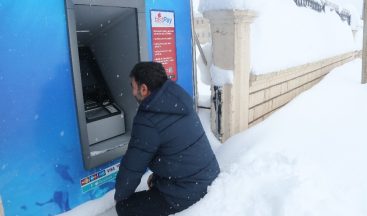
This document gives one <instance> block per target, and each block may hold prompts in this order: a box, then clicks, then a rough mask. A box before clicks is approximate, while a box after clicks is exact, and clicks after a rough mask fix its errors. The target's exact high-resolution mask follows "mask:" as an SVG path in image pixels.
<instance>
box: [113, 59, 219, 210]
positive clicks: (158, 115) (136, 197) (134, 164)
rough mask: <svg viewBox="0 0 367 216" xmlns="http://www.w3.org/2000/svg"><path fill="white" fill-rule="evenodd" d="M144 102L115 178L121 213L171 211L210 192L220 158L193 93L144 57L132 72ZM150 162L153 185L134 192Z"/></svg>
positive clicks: (136, 93) (137, 94)
mask: <svg viewBox="0 0 367 216" xmlns="http://www.w3.org/2000/svg"><path fill="white" fill-rule="evenodd" d="M130 78H131V85H132V89H133V95H134V96H135V98H136V99H137V100H138V102H139V103H140V105H139V108H138V111H137V114H136V116H135V118H134V122H133V128H132V133H131V139H130V143H129V147H128V149H127V152H126V154H125V155H124V157H123V158H122V160H121V164H120V170H119V172H118V175H117V179H116V187H115V188H116V192H115V200H116V211H117V213H118V215H123V216H127V215H138V216H140V215H152V216H156V215H157V216H158V215H169V214H174V213H176V212H179V211H182V210H184V209H186V208H188V207H189V206H191V205H192V204H194V203H195V202H197V201H198V200H200V199H201V198H202V197H203V196H204V195H205V194H206V193H207V187H208V186H209V185H210V184H211V183H212V182H213V180H214V179H215V178H216V177H217V176H218V174H219V166H218V162H217V160H216V158H215V155H214V153H213V151H212V149H211V147H210V144H209V141H208V138H207V137H206V135H205V131H204V129H203V127H202V125H201V123H200V119H199V117H198V115H197V113H196V112H195V110H194V108H193V107H194V105H193V100H192V98H191V97H190V96H189V95H188V94H187V93H186V92H185V90H183V89H182V88H181V87H180V86H179V85H177V84H176V83H174V82H173V81H171V80H169V79H167V75H166V72H165V70H164V68H163V66H162V64H160V63H156V62H141V63H138V64H136V65H135V67H134V68H133V70H132V71H131V73H130ZM147 168H149V169H150V170H151V171H152V172H153V174H152V175H151V176H150V177H149V179H148V186H149V190H147V191H142V192H137V193H134V192H135V189H136V187H137V186H138V185H139V183H140V180H141V177H142V175H143V174H144V173H145V172H146V170H147Z"/></svg>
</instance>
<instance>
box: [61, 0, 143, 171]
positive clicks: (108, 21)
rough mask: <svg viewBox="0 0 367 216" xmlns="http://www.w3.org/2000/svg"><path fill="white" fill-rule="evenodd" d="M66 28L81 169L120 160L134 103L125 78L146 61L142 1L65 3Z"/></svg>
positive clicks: (128, 136)
mask: <svg viewBox="0 0 367 216" xmlns="http://www.w3.org/2000/svg"><path fill="white" fill-rule="evenodd" d="M67 6H68V13H67V15H68V29H69V42H70V50H71V57H72V70H73V81H74V83H73V84H74V91H75V98H76V105H77V114H78V125H79V134H80V143H81V147H82V153H83V161H84V167H85V168H86V169H91V168H93V167H96V166H99V165H101V164H103V163H106V162H108V161H111V160H114V159H116V158H119V157H121V155H123V154H124V153H125V151H126V149H127V145H128V142H129V139H130V133H131V127H132V120H133V117H134V115H135V112H136V110H137V106H138V104H137V102H136V100H135V98H134V97H133V96H132V92H131V86H130V79H129V73H130V71H131V69H132V68H133V66H134V65H135V64H136V63H137V62H139V61H140V60H147V59H148V57H147V48H146V46H141V44H140V42H141V41H146V25H145V13H139V11H144V10H145V8H144V1H136V0H131V1H121V2H118V1H114V2H110V1H108V2H107V1H99V2H98V1H93V5H91V4H90V2H89V1H69V2H68V5H67Z"/></svg>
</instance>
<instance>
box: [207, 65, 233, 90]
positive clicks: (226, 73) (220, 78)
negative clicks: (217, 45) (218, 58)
mask: <svg viewBox="0 0 367 216" xmlns="http://www.w3.org/2000/svg"><path fill="white" fill-rule="evenodd" d="M210 75H211V77H212V82H213V85H215V86H224V85H225V84H233V71H232V70H225V69H222V68H220V67H217V66H215V65H212V66H211V67H210Z"/></svg>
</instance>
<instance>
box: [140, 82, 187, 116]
mask: <svg viewBox="0 0 367 216" xmlns="http://www.w3.org/2000/svg"><path fill="white" fill-rule="evenodd" d="M192 105H193V104H192V99H191V97H190V96H189V95H188V94H187V93H186V92H185V90H184V89H182V88H181V87H180V86H179V85H177V84H176V83H174V82H173V81H171V80H167V81H166V82H165V83H164V84H163V86H162V87H161V88H160V89H158V90H157V91H156V92H153V93H152V94H150V95H149V96H148V97H147V98H145V99H144V100H143V101H142V103H141V104H140V106H139V110H140V111H145V112H154V113H170V114H177V115H186V114H187V113H189V109H192Z"/></svg>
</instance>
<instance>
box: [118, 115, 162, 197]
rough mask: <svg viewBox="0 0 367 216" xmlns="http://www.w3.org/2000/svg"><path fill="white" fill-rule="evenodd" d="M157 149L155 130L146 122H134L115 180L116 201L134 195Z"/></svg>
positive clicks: (157, 140)
mask: <svg viewBox="0 0 367 216" xmlns="http://www.w3.org/2000/svg"><path fill="white" fill-rule="evenodd" d="M158 147H159V135H158V133H157V131H156V129H155V128H154V127H153V126H152V125H149V124H146V122H144V124H141V123H139V122H138V121H136V122H134V126H133V132H132V135H131V139H130V143H129V147H128V150H127V152H126V154H125V155H124V157H123V159H122V160H121V164H120V169H119V172H118V174H117V178H116V186H115V188H116V192H115V200H116V201H121V200H124V199H127V198H128V197H129V196H130V195H131V194H132V193H134V191H135V189H136V187H137V186H138V185H139V183H140V181H141V177H142V175H143V174H144V173H145V171H146V169H147V167H148V165H149V162H150V161H151V160H152V159H153V157H154V155H155V153H156V151H157V150H158Z"/></svg>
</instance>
